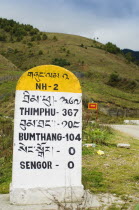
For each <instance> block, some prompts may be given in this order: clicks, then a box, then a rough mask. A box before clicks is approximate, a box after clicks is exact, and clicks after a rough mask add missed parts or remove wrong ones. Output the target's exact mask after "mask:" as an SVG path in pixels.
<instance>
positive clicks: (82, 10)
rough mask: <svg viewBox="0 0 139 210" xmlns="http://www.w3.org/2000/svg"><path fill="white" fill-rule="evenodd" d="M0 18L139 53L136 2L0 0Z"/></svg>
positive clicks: (123, 0) (119, 0)
mask: <svg viewBox="0 0 139 210" xmlns="http://www.w3.org/2000/svg"><path fill="white" fill-rule="evenodd" d="M0 17H3V18H7V19H14V20H15V21H17V22H20V23H24V24H31V25H33V26H34V27H36V28H38V29H40V30H41V31H46V32H59V33H67V34H75V35H81V36H84V37H88V38H92V39H94V38H95V39H97V38H99V39H98V41H100V42H101V43H104V44H105V43H107V42H112V43H113V44H116V45H117V46H118V47H120V48H121V49H124V48H128V49H132V50H136V51H139V0H116V1H115V0H0Z"/></svg>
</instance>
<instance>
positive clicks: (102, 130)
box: [83, 123, 112, 145]
mask: <svg viewBox="0 0 139 210" xmlns="http://www.w3.org/2000/svg"><path fill="white" fill-rule="evenodd" d="M111 134H112V130H111V129H110V128H109V127H106V126H102V127H101V126H99V125H97V124H92V123H90V124H89V123H88V125H87V126H86V127H85V128H84V129H83V138H85V139H86V141H87V142H88V143H96V144H100V145H108V140H109V136H110V135H111Z"/></svg>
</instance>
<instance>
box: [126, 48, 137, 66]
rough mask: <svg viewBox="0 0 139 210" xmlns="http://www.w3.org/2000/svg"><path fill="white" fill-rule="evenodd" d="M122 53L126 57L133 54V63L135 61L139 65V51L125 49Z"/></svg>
mask: <svg viewBox="0 0 139 210" xmlns="http://www.w3.org/2000/svg"><path fill="white" fill-rule="evenodd" d="M122 51H123V53H124V54H125V55H126V54H127V53H131V56H132V57H133V61H135V62H136V63H137V64H139V51H133V50H130V49H123V50H122Z"/></svg>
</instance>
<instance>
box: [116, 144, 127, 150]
mask: <svg viewBox="0 0 139 210" xmlns="http://www.w3.org/2000/svg"><path fill="white" fill-rule="evenodd" d="M117 147H119V148H126V149H130V144H123V143H119V144H117Z"/></svg>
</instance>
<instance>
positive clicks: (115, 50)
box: [105, 42, 121, 54]
mask: <svg viewBox="0 0 139 210" xmlns="http://www.w3.org/2000/svg"><path fill="white" fill-rule="evenodd" d="M105 50H106V51H107V52H110V53H113V54H117V53H120V52H121V50H120V48H119V47H117V46H116V45H115V44H112V43H111V42H108V43H107V44H106V45H105Z"/></svg>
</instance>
